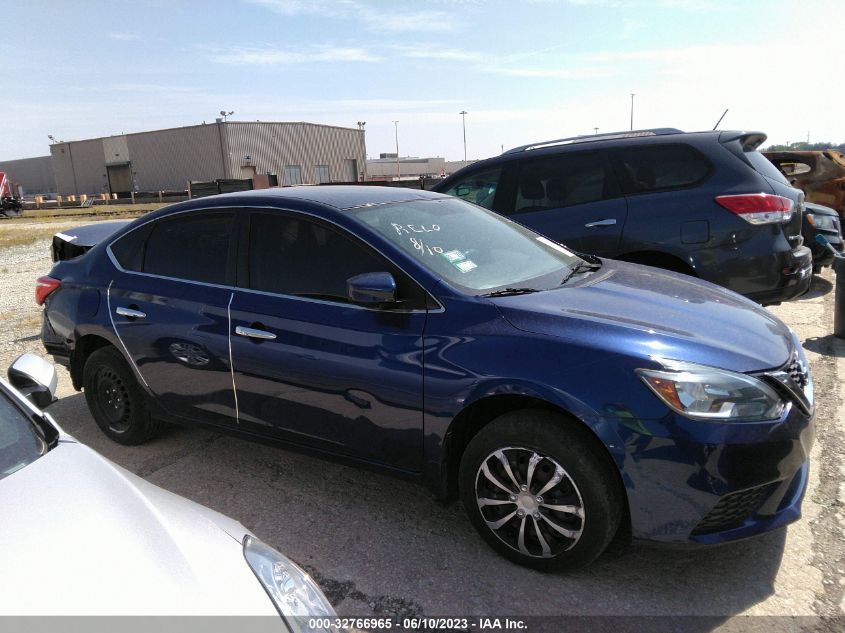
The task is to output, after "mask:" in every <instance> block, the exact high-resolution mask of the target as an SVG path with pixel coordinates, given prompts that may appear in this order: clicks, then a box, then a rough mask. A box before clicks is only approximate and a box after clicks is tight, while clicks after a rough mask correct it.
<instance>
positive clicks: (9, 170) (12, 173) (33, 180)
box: [0, 156, 56, 195]
mask: <svg viewBox="0 0 845 633" xmlns="http://www.w3.org/2000/svg"><path fill="white" fill-rule="evenodd" d="M0 171H2V172H6V174H8V176H9V178H10V179H11V180H12V182H13V184H14V185H15V187H17V186H18V185H20V186H21V187H23V192H24V195H31V194H37V193H54V192H55V191H56V177H55V175H53V159H52V157H51V156H37V157H35V158H19V159H18V160H4V161H2V162H0ZM15 193H17V189H15Z"/></svg>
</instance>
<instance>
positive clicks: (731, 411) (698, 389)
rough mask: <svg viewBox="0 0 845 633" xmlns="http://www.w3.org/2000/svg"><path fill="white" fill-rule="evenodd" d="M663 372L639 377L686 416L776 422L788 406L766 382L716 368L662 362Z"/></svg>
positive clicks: (643, 371)
mask: <svg viewBox="0 0 845 633" xmlns="http://www.w3.org/2000/svg"><path fill="white" fill-rule="evenodd" d="M658 362H660V363H661V364H662V365H663V367H664V368H663V369H637V370H636V372H637V375H638V376H639V377H640V378H641V379H642V381H643V382H644V383H645V384H646V385H647V386H648V388H649V389H651V390H652V391H653V392H654V393H655V395H656V396H657V397H658V398H660V399H661V400H662V401H663V402H664V403H666V405H667V406H668V407H669V408H670V409H672V410H673V411H676V412H677V413H680V414H681V415H683V416H686V417H688V418H692V419H694V420H709V421H712V422H760V421H762V420H776V419H778V418H779V417H780V416H781V414H782V413H783V410H784V408H785V407H786V403H785V402H784V401H783V399H782V398H781V397H780V396H779V395H778V394H777V392H775V390H774V389H772V388H771V387H769V386H768V385H767V384H766V383H764V382H763V381H761V380H759V379H757V378H754V377H753V376H747V375H746V374H738V373H735V372H732V371H727V370H724V369H717V368H716V367H708V366H706V365H696V364H694V363H684V362H679V361H662V360H661V361H658Z"/></svg>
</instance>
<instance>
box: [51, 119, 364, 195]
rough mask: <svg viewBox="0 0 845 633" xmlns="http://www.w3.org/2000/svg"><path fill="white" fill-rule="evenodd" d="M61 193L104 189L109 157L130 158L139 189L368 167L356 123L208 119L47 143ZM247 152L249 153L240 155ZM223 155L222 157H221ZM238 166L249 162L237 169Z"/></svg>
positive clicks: (343, 173) (341, 178)
mask: <svg viewBox="0 0 845 633" xmlns="http://www.w3.org/2000/svg"><path fill="white" fill-rule="evenodd" d="M50 152H51V154H52V165H53V171H54V173H55V178H56V186H57V188H58V192H59V193H60V194H65V195H67V194H82V193H88V194H93V193H101V192H104V191H108V180H107V177H106V164H109V163H125V162H131V165H132V172H133V177H134V186H135V187H136V188H137V190H139V191H159V190H166V191H168V190H169V191H179V190H183V189H185V188H186V186H187V182H188V181H189V180H198V181H209V180H216V179H218V178H245V177H251V174H252V173H253V171H252V168H254V173H258V174H266V173H274V174H278V176H279V182H280V184H281V182H282V177H283V175H284V173H285V167H287V166H289V165H298V166H299V167H300V171H301V175H302V182H304V183H314V182H315V167H316V166H317V165H328V167H329V176H330V178H331V180H332V181H333V182H347V181H350V180H357V178H355V177H354V176H353V174H352V173H351V172H352V169H351V167H350V164H351V163H350V161H355V162H356V164H357V171H358V172H359V175H360V172H361V171H363V170H365V169H366V155H367V150H366V146H365V144H364V133H363V132H362V131H361V130H357V129H350V128H342V127H334V126H329V125H317V124H314V123H258V122H256V123H242V122H228V123H213V124H210V125H194V126H189V127H181V128H173V129H168V130H157V131H154V132H141V133H138V134H126V135H121V136H111V137H106V138H98V139H91V140H86V141H73V142H70V143H59V144H55V145H51V146H50ZM247 155H248V156H249V157H250V159H249V160H246V159H245V156H247ZM224 158H225V160H224ZM242 167H244V168H246V169H243V170H242Z"/></svg>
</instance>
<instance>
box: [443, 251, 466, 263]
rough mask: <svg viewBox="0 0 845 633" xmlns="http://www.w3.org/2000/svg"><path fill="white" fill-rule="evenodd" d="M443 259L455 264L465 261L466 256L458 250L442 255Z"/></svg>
mask: <svg viewBox="0 0 845 633" xmlns="http://www.w3.org/2000/svg"><path fill="white" fill-rule="evenodd" d="M443 257H445V258H446V259H447V260H448V262H449V263H450V264H454V263H455V262H459V261H461V260H464V259H466V256H465V255H464V254H463V253H462V252H461V251H458V250H454V251H449V252H448V253H443Z"/></svg>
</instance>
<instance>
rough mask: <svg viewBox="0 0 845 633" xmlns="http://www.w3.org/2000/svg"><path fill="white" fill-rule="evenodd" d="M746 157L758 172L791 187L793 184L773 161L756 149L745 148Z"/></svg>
mask: <svg viewBox="0 0 845 633" xmlns="http://www.w3.org/2000/svg"><path fill="white" fill-rule="evenodd" d="M745 157H746V158H747V159H748V162H749V163H751V166H752V167H754V169H755V171H757V173H759V174H762V175H763V176H765V177H766V178H770V179H772V180H777V181H778V182H780V183H783V184H784V185H789V186H790V187H791V186H792V185H790V184H789V181H788V180H787V179H786V176H784V175H783V174H782V173H781V172H780V170H779V169H778V168H777V167H775V166H774V164H773V163H772V161H770V160H769V159H768V158H766V157H765V156H763V155H762V154H761V153H760V152H758V151H757V150H756V149H751V150H745Z"/></svg>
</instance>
